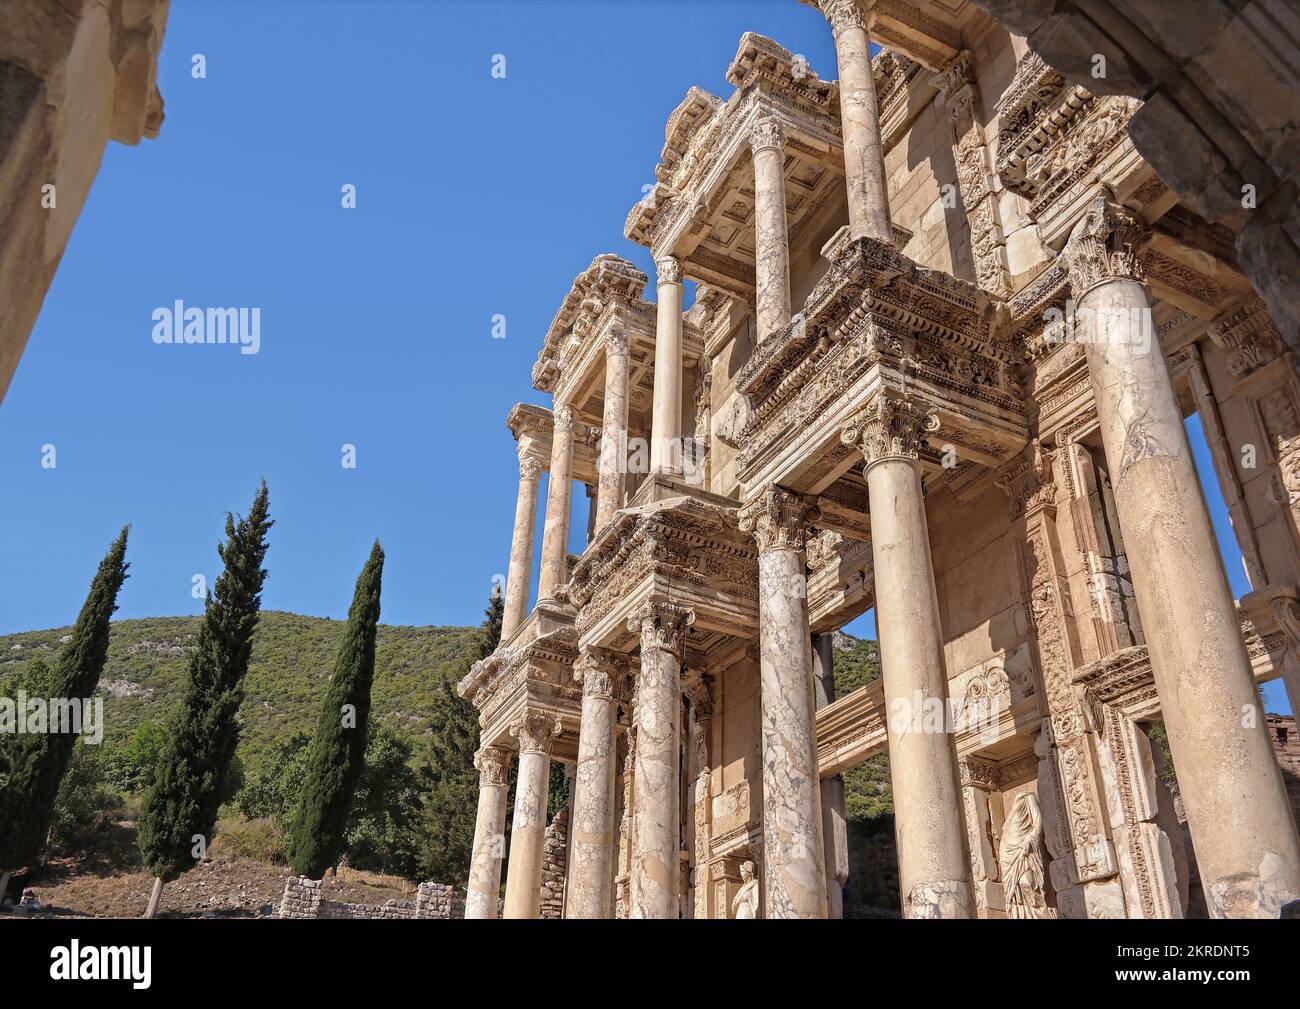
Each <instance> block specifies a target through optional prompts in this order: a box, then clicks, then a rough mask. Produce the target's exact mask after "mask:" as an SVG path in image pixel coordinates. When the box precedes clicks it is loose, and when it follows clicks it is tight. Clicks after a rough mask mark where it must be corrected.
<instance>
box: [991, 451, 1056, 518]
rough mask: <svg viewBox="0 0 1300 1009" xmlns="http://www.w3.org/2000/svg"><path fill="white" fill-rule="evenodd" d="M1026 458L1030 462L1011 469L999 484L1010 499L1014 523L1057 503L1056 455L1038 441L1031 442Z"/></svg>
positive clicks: (999, 477)
mask: <svg viewBox="0 0 1300 1009" xmlns="http://www.w3.org/2000/svg"><path fill="white" fill-rule="evenodd" d="M1026 454H1027V456H1028V458H1026V459H1025V460H1024V461H1023V462H1019V463H1016V464H1014V465H1012V466H1010V467H1008V468H1007V469H1006V470H1004V471H1003V472H1002V473H1001V474H999V475H998V477H997V478H996V480H995V482H996V484H997V485H998V486H999V487H1001V488H1002V490H1003V491H1004V492H1005V493H1006V495H1007V497H1008V498H1009V499H1010V506H1009V507H1010V514H1011V518H1012V519H1017V518H1019V517H1020V516H1021V515H1023V514H1025V512H1027V511H1032V510H1034V509H1036V508H1041V507H1044V506H1050V505H1052V504H1054V503H1055V502H1056V479H1055V476H1054V475H1053V471H1052V453H1051V452H1048V451H1046V450H1045V449H1044V448H1043V446H1042V444H1041V443H1040V442H1039V440H1038V439H1037V438H1035V439H1034V440H1033V441H1032V442H1030V445H1029V448H1028V449H1027V450H1026Z"/></svg>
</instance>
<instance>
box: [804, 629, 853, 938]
mask: <svg viewBox="0 0 1300 1009" xmlns="http://www.w3.org/2000/svg"><path fill="white" fill-rule="evenodd" d="M834 643H835V636H834V635H833V634H814V635H813V639H812V650H813V681H812V682H813V704H814V707H816V708H817V709H818V710H820V709H822V708H824V707H826V705H828V704H831V703H833V702H834V700H835V651H834ZM821 793H822V845H823V850H824V851H825V852H826V917H827V918H843V917H844V883H845V881H846V880H847V879H848V878H849V836H848V820H847V818H846V817H845V814H844V776H843V775H842V774H833V775H831V776H830V777H829V778H822V779H821Z"/></svg>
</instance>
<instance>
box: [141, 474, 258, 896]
mask: <svg viewBox="0 0 1300 1009" xmlns="http://www.w3.org/2000/svg"><path fill="white" fill-rule="evenodd" d="M271 525H272V521H271V519H270V517H269V515H268V512H267V491H266V481H262V485H261V487H260V488H259V489H258V492H257V495H256V496H255V497H254V498H253V505H252V508H250V509H249V512H248V515H247V516H245V517H243V518H241V519H239V520H238V522H236V520H235V517H234V516H233V515H231V514H227V515H226V543H225V544H224V545H223V546H218V547H217V553H218V555H219V556H220V557H221V560H222V562H223V564H224V567H223V570H222V572H221V575H220V576H219V577H218V578H217V581H216V585H215V587H214V591H213V592H211V593H209V595H208V598H207V600H206V601H205V603H204V608H203V623H202V624H201V625H200V627H199V634H198V646H197V647H196V648H195V650H194V652H193V653H192V654H191V655H190V662H189V683H188V684H187V686H186V690H185V702H184V706H183V708H182V710H181V712H180V714H179V716H178V717H177V719H176V723H175V725H174V727H173V729H172V731H171V733H170V738H169V739H168V741H167V748H166V750H165V751H164V753H163V756H162V760H161V762H160V763H159V764H158V769H157V774H156V778H155V780H154V783H153V785H152V787H151V788H150V789H149V791H148V792H146V793H145V798H144V805H143V809H142V811H141V816H140V831H139V835H140V851H141V854H143V856H144V861H145V864H146V865H147V866H148V867H149V870H150V871H151V872H152V873H153V874H154V877H155V878H154V889H153V894H152V896H151V897H150V899H149V908H148V910H147V911H146V912H145V916H146V917H150V918H151V917H153V913H154V911H155V910H157V906H158V898H159V896H160V895H161V893H162V886H163V883H164V882H166V881H167V880H172V879H175V878H177V877H178V876H180V875H181V873H183V872H186V871H188V870H189V869H190V868H192V867H193V866H194V863H195V857H196V856H195V852H196V851H198V850H200V848H201V847H202V848H206V844H207V841H208V840H210V839H211V837H212V833H213V828H214V827H215V826H216V822H217V812H218V810H219V809H220V807H221V803H222V801H223V800H224V799H225V798H226V797H227V795H228V793H229V791H230V788H231V783H232V782H231V775H230V772H231V766H232V758H233V757H234V755H235V747H236V746H238V744H239V722H238V715H239V706H240V704H241V702H242V701H243V699H244V686H243V683H244V675H245V674H246V673H247V672H248V659H249V655H250V653H251V651H252V637H253V631H254V630H255V629H256V628H257V619H258V614H259V612H260V610H261V606H262V584H263V582H265V580H266V571H265V569H264V568H263V567H262V561H263V560H264V559H265V558H266V549H267V542H266V534H267V531H268V530H269V529H270V528H271Z"/></svg>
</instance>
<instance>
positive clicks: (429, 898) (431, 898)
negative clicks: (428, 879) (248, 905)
mask: <svg viewBox="0 0 1300 1009" xmlns="http://www.w3.org/2000/svg"><path fill="white" fill-rule="evenodd" d="M275 916H276V917H277V918H376V919H378V918H463V917H465V898H464V897H463V896H461V894H460V892H459V890H458V889H457V888H456V887H454V886H450V885H448V884H445V883H421V884H420V885H419V887H418V888H417V890H416V894H415V900H413V901H411V900H389V901H385V902H384V903H383V904H354V903H350V902H347V901H341V900H326V899H324V898H323V897H322V896H321V892H320V880H317V879H308V878H307V877H306V876H290V877H289V878H288V879H287V880H286V881H285V884H284V895H283V896H282V897H281V898H280V906H279V907H278V908H277V909H276V912H275Z"/></svg>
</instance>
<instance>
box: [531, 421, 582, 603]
mask: <svg viewBox="0 0 1300 1009" xmlns="http://www.w3.org/2000/svg"><path fill="white" fill-rule="evenodd" d="M572 484H573V410H572V408H571V407H569V406H567V405H565V404H562V403H556V404H555V413H554V422H553V424H552V435H551V478H550V481H549V483H548V485H547V488H546V521H545V524H544V525H543V526H542V572H541V577H540V579H539V581H538V585H537V598H538V599H545V598H546V597H547V596H549V595H552V594H553V593H554V592H555V590H556V589H557V588H558V587H559V586H561V585H563V584H564V583H565V582H567V581H568V580H569V573H568V571H566V570H565V567H566V565H567V563H568V538H569V495H570V492H571V491H572Z"/></svg>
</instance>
